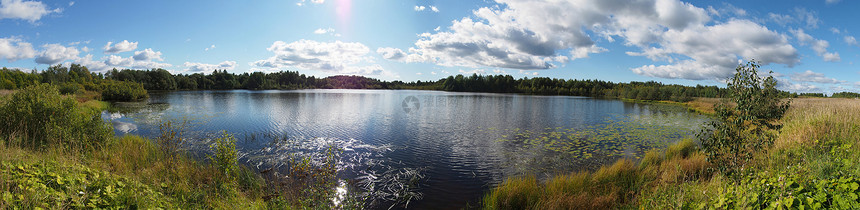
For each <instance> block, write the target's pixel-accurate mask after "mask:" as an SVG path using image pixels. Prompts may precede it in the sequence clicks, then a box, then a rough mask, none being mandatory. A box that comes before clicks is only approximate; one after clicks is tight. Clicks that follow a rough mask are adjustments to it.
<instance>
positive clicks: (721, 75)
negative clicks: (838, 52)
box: [628, 20, 800, 80]
mask: <svg viewBox="0 0 860 210" xmlns="http://www.w3.org/2000/svg"><path fill="white" fill-rule="evenodd" d="M661 40H662V41H661V42H659V46H660V47H648V48H643V51H642V52H630V53H628V54H629V55H634V56H646V57H648V58H650V59H652V60H655V61H659V60H665V61H669V62H671V63H673V64H669V65H661V66H654V65H647V66H642V67H638V68H634V69H633V72H634V73H637V74H640V75H646V76H652V77H662V78H681V79H694V80H704V79H713V80H721V79H725V78H727V77H729V76H731V75H732V73H733V72H734V69H735V67H737V65H738V59H739V58H740V59H744V60H749V59H757V60H758V61H760V62H762V64H765V65H766V64H771V63H778V64H785V65H788V66H793V65H794V64H796V63H798V62H800V60H799V58H798V57H799V56H798V53H797V50H796V49H795V48H794V47H792V46H791V45H790V44H789V43H788V38H787V37H786V36H784V35H781V34H779V33H777V32H774V31H770V30H768V29H767V28H766V27H764V26H761V25H758V24H756V23H753V22H751V21H747V20H731V21H729V22H727V23H722V24H717V25H713V26H701V27H694V28H690V29H686V30H680V31H679V30H669V31H667V32H666V33H665V34H663V36H662V39H661ZM677 55H683V56H677ZM679 57H680V58H679ZM683 57H689V58H691V59H688V60H681V61H678V59H683Z"/></svg>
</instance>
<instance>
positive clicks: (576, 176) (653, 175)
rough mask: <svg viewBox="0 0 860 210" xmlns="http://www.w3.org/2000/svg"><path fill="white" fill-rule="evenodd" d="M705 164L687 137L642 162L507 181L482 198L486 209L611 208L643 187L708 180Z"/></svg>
mask: <svg viewBox="0 0 860 210" xmlns="http://www.w3.org/2000/svg"><path fill="white" fill-rule="evenodd" d="M708 167H709V165H708V162H707V161H706V160H705V156H704V155H703V154H701V153H699V152H698V150H697V148H696V145H695V143H693V142H692V140H690V139H685V140H683V141H681V142H678V143H676V144H674V145H672V146H670V147H669V148H667V149H666V150H665V151H659V150H652V151H649V152H647V153H646V155H645V157H644V158H643V160H642V161H640V162H639V163H638V165H637V164H636V163H634V162H633V161H631V160H628V159H619V160H618V161H616V162H615V163H614V164H612V165H610V166H604V167H601V168H600V169H598V170H597V171H594V172H591V173H589V172H575V173H571V174H561V175H557V176H554V177H552V178H550V179H549V180H546V181H545V182H541V181H538V180H537V179H536V178H534V177H533V176H524V177H514V178H510V179H507V180H505V181H504V182H503V183H502V184H501V185H499V186H498V187H496V188H494V189H492V190H491V191H490V192H488V193H487V194H486V195H485V196H484V198H483V203H482V204H483V207H484V209H612V208H620V207H624V206H627V205H631V204H633V201H634V200H635V198H637V197H638V196H639V195H640V194H641V193H642V190H646V189H651V188H652V186H655V185H670V184H671V185H676V184H685V183H686V182H690V181H694V180H699V179H708V178H710V177H711V174H710V173H709V172H708V170H707V168H708Z"/></svg>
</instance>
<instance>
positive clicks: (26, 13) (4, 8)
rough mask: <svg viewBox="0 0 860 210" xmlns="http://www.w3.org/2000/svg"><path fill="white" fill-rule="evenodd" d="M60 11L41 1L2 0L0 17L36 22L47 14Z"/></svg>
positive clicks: (0, 2)
mask: <svg viewBox="0 0 860 210" xmlns="http://www.w3.org/2000/svg"><path fill="white" fill-rule="evenodd" d="M60 11H62V10H61V9H54V10H51V9H49V8H48V7H47V6H45V4H43V3H42V2H40V1H22V0H0V19H22V20H27V21H30V23H35V22H36V21H39V19H41V18H42V17H43V16H45V15H48V14H51V13H59V12H60Z"/></svg>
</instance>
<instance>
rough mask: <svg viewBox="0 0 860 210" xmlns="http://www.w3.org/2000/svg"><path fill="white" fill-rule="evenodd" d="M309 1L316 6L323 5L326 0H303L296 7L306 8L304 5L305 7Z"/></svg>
mask: <svg viewBox="0 0 860 210" xmlns="http://www.w3.org/2000/svg"><path fill="white" fill-rule="evenodd" d="M308 1H310V2H311V3H314V4H322V3H325V0H301V1H299V2H298V3H296V5H299V6H304V5H305V2H308Z"/></svg>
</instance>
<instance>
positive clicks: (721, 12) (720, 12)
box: [708, 3, 747, 17]
mask: <svg viewBox="0 0 860 210" xmlns="http://www.w3.org/2000/svg"><path fill="white" fill-rule="evenodd" d="M708 13H709V14H711V15H716V16H719V17H722V16H729V15H732V14H734V15H735V16H746V15H747V11H746V10H744V9H741V8H738V7H736V6H735V5H732V4H729V3H723V7H722V8H720V9H715V8H714V7H712V6H708Z"/></svg>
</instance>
